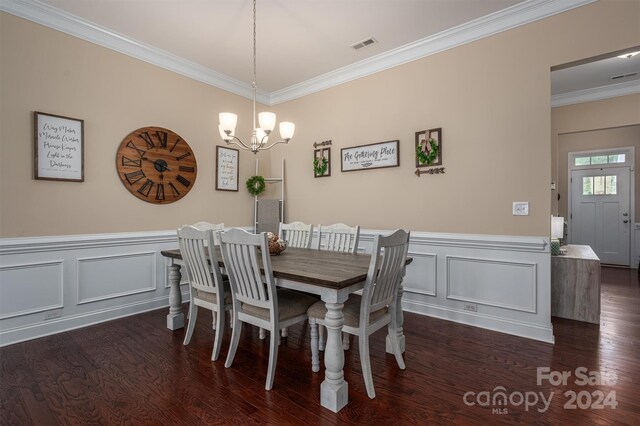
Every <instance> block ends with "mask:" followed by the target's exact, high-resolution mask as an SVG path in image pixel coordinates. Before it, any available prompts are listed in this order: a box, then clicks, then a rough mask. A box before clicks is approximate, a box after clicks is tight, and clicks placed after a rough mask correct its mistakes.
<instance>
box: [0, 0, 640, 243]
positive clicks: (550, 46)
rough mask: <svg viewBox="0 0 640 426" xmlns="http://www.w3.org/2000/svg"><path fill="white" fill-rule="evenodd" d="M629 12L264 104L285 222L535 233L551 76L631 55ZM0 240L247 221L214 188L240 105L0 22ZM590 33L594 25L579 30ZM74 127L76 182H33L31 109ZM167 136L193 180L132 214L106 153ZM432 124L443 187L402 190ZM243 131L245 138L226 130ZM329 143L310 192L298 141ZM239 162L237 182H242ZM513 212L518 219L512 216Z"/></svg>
mask: <svg viewBox="0 0 640 426" xmlns="http://www.w3.org/2000/svg"><path fill="white" fill-rule="evenodd" d="M639 15H640V3H639V2H636V1H604V2H597V3H594V4H591V5H588V6H584V7H581V8H578V9H574V10H572V11H570V12H565V13H562V14H559V15H556V16H553V17H551V18H548V19H545V20H542V21H538V22H535V23H533V24H529V25H526V26H524V27H520V28H517V29H514V30H511V31H508V32H505V33H501V34H498V35H495V36H492V37H488V38H485V39H483V40H480V41H477V42H474V43H470V44H467V45H464V46H461V47H458V48H455V49H451V50H448V51H446V52H443V53H440V54H437V55H433V56H430V57H427V58H424V59H422V60H418V61H415V62H412V63H409V64H406V65H403V66H399V67H396V68H393V69H391V70H388V71H384V72H381V73H378V74H375V75H372V76H369V77H366V78H362V79H359V80H356V81H353V82H350V83H347V84H343V85H341V86H338V87H335V88H332V89H328V90H325V91H322V92H319V93H317V94H313V95H310V96H306V97H304V98H301V99H297V100H293V101H290V102H287V103H285V104H282V105H278V106H277V107H276V108H275V110H276V112H277V113H278V115H279V119H281V120H285V119H289V120H292V121H294V122H295V123H296V126H297V130H296V136H295V138H294V140H293V141H292V142H291V143H290V144H289V145H286V146H279V147H277V148H276V149H275V150H274V151H273V152H271V153H270V155H269V154H267V157H268V158H269V157H270V160H271V168H272V169H273V170H279V162H280V158H281V157H285V158H286V160H287V173H286V175H287V212H288V214H287V220H303V221H306V222H314V223H317V222H323V223H331V222H338V221H341V222H346V223H357V224H360V225H362V226H363V227H367V228H381V229H390V228H395V227H406V228H409V229H412V230H416V231H442V232H463V233H482V234H506V235H539V236H544V235H548V234H549V219H548V217H549V214H550V212H551V203H550V197H549V178H550V176H551V158H550V157H551V155H550V145H551V143H550V134H551V125H550V109H551V108H550V97H549V87H550V84H549V69H550V67H551V66H553V65H557V64H561V63H566V62H569V61H573V60H577V59H581V58H585V57H590V56H594V55H596V54H601V53H605V52H609V51H613V50H617V49H620V48H624V47H628V46H633V45H638V44H640V34H639V31H638V24H637V23H638V16H639ZM1 19H2V21H1V27H2V28H1V30H0V31H1V36H2V41H1V43H2V45H1V46H2V64H1V68H0V71H1V73H2V74H1V83H2V91H3V93H2V100H1V113H2V121H3V122H2V126H1V127H2V129H1V133H0V134H1V135H2V143H1V145H0V146H1V148H0V149H1V150H2V151H1V152H0V154H1V157H2V159H1V160H0V178H1V179H0V180H1V181H2V182H1V183H0V185H1V186H0V190H1V196H2V206H1V207H0V215H1V216H0V227H1V229H0V235H2V236H4V237H10V236H29V235H55V234H75V233H94V232H118V231H137V230H139V231H144V230H153V229H171V228H175V227H176V226H177V225H178V224H181V223H184V222H192V221H196V220H202V219H208V220H212V221H217V220H223V221H225V222H226V223H227V224H229V225H240V224H242V225H248V224H250V223H251V222H252V211H253V210H252V209H253V204H252V200H251V198H250V197H249V196H248V195H247V193H246V191H245V190H244V189H243V188H241V191H240V193H239V194H235V193H221V192H216V191H214V190H213V184H214V183H213V176H214V175H213V173H214V172H213V155H214V154H213V153H214V145H215V143H217V140H218V137H217V135H216V133H217V132H216V131H215V126H216V124H217V120H216V114H217V112H219V111H222V110H227V109H233V110H235V111H238V113H240V114H241V117H248V116H250V102H249V101H247V100H246V99H243V98H240V97H237V96H234V95H231V94H228V93H226V92H223V91H221V90H217V89H214V88H211V87H208V86H206V85H204V84H201V83H198V82H195V81H192V80H189V79H187V78H184V77H181V76H178V75H175V74H172V73H171V72H169V71H165V70H161V69H158V68H156V67H154V66H152V65H148V64H145V63H143V62H140V61H138V60H135V59H132V58H128V57H126V56H123V55H120V54H118V53H115V52H112V51H109V50H107V49H104V48H101V47H97V46H95V45H92V44H90V43H87V42H84V41H81V40H78V39H75V38H73V37H70V36H67V35H64V34H61V33H58V32H56V31H53V30H50V29H47V28H43V27H41V26H38V25H36V24H33V23H29V22H25V21H22V20H21V19H18V18H15V17H12V16H8V15H5V14H3V15H2V17H1ZM593 28H606V29H607V30H606V31H594V30H593ZM34 110H39V111H45V112H50V113H54V114H61V115H67V116H72V117H77V118H83V119H84V120H85V126H86V133H85V138H86V142H85V143H86V148H85V149H86V154H85V155H86V156H85V170H86V172H85V174H86V182H84V183H82V184H78V183H59V182H45V181H35V180H33V179H32V175H33V170H32V165H31V156H32V134H31V127H32V121H31V120H32V118H31V111H34ZM146 125H160V126H163V127H167V128H170V129H172V130H174V131H176V132H177V133H179V134H181V135H182V136H183V137H184V138H185V139H186V140H187V141H188V142H189V143H190V144H191V146H192V148H193V149H194V151H195V153H196V155H197V157H198V160H199V173H198V181H197V183H196V186H195V187H194V189H193V190H192V192H191V193H190V194H189V195H188V196H187V197H185V198H184V199H183V200H181V201H179V202H178V203H176V204H173V205H169V206H154V205H151V204H147V203H143V202H141V201H139V200H137V199H136V198H135V197H133V196H131V195H130V194H128V193H127V191H126V190H125V189H124V188H123V186H122V184H121V183H120V182H119V180H118V178H117V176H116V173H115V166H114V156H115V151H116V149H117V146H118V144H119V143H120V141H121V139H122V137H123V136H124V135H126V134H127V133H128V132H130V131H131V130H133V129H135V128H138V127H142V126H146ZM433 127H442V128H443V140H444V166H445V167H446V174H444V175H439V176H423V177H421V178H417V177H416V176H415V175H414V174H413V171H414V170H415V168H414V161H415V160H414V154H413V147H414V133H415V132H416V131H419V130H424V129H426V128H433ZM240 132H246V133H248V127H247V128H245V129H242V128H240V129H238V133H240ZM327 139H332V140H333V142H334V144H333V147H332V151H333V152H332V153H333V172H332V177H330V178H324V179H314V178H313V175H312V165H311V159H312V152H313V148H312V144H313V142H315V141H323V140H327ZM392 139H399V140H400V146H401V149H400V164H401V167H399V168H391V169H382V170H377V171H360V172H352V173H341V172H340V171H339V170H340V158H339V153H340V148H344V147H349V146H355V145H360V144H365V143H373V142H379V141H386V140H392ZM252 160H253V156H251V155H248V154H246V153H243V154H242V155H241V161H242V165H241V177H240V180H241V182H244V180H245V179H246V178H247V177H248V176H249V175H250V174H253V162H252ZM513 201H529V202H530V203H531V207H530V210H531V215H530V216H527V217H513V216H511V203H512V202H513Z"/></svg>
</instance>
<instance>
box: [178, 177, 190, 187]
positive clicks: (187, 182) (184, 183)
mask: <svg viewBox="0 0 640 426" xmlns="http://www.w3.org/2000/svg"><path fill="white" fill-rule="evenodd" d="M176 180H177V181H178V182H180V183H181V184H182V185H183V186H184V187H185V188H188V187H189V185H191V182H189V181H188V180H187V179H185V178H184V177H183V176H182V175H178V177H176Z"/></svg>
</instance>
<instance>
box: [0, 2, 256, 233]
mask: <svg viewBox="0 0 640 426" xmlns="http://www.w3.org/2000/svg"><path fill="white" fill-rule="evenodd" d="M0 19H1V21H0V26H1V33H0V35H1V37H0V38H1V39H2V40H1V43H2V44H1V49H2V52H1V54H2V63H1V68H0V71H1V78H2V79H1V86H2V100H1V101H0V102H1V104H0V108H1V110H0V111H1V117H2V124H1V133H0V135H1V142H2V143H1V144H0V170H1V172H0V173H1V174H0V191H1V197H2V198H1V203H0V235H1V236H2V237H17V236H35V235H63V234H85V233H101V232H123V231H147V230H165V229H174V228H176V227H177V226H179V225H181V224H183V223H193V222H195V221H199V220H209V221H212V222H220V221H224V222H225V223H226V224H228V225H249V224H251V223H252V221H253V199H252V198H251V197H250V196H249V195H248V193H247V192H246V190H244V189H243V188H242V187H241V190H240V191H239V192H238V193H235V192H221V191H216V190H215V181H214V179H215V174H214V173H215V172H214V164H215V145H216V144H223V142H221V141H220V139H219V136H218V134H217V121H218V120H217V114H218V112H220V111H223V110H233V111H236V112H238V113H239V114H241V117H250V115H251V102H250V101H249V100H248V99H245V98H242V97H239V96H235V95H232V94H230V93H228V92H225V91H222V90H219V89H215V88H213V87H211V86H209V85H206V84H203V83H199V82H197V81H194V80H192V79H189V78H186V77H182V76H180V75H177V74H175V73H172V72H170V71H167V70H164V69H161V68H158V67H156V66H153V65H150V64H147V63H145V62H142V61H140V60H137V59H133V58H130V57H128V56H125V55H122V54H120V53H116V52H114V51H112V50H109V49H105V48H102V47H98V46H96V45H94V44H91V43H88V42H85V41H82V40H80V39H78V38H74V37H71V36H68V35H66V34H63V33H60V32H58V31H54V30H52V29H49V28H46V27H43V26H40V25H37V24H34V23H31V22H29V21H25V20H22V19H20V18H16V17H14V16H12V15H8V14H4V13H2V14H1V15H0ZM32 111H42V112H48V113H52V114H59V115H64V116H69V117H74V118H80V119H83V120H84V123H85V164H84V168H85V182H83V183H72V182H52V181H41V180H34V179H33V160H32V158H33V134H32V127H33V124H32V123H33V117H32ZM241 121H244V122H245V123H246V124H248V120H242V119H241ZM245 123H243V122H241V123H239V125H240V126H242V125H243V124H245ZM150 125H155V126H161V127H166V128H168V129H171V130H173V131H174V132H176V133H178V134H179V135H181V136H182V137H183V138H184V139H185V140H186V141H187V142H188V143H189V145H190V146H191V148H192V149H193V150H194V153H195V155H196V158H197V160H198V177H197V180H196V182H195V185H194V187H193V189H192V190H191V191H190V193H189V194H188V195H187V196H186V197H184V198H183V199H182V200H180V201H178V202H176V203H173V204H169V205H153V204H149V203H146V202H143V201H140V200H138V199H137V198H135V197H134V196H133V195H131V194H130V193H129V192H128V191H127V190H126V189H125V188H124V186H123V185H122V183H121V182H120V180H119V178H118V176H117V173H116V167H115V156H116V150H117V148H118V146H119V144H120V142H121V141H122V138H124V136H126V135H127V134H128V133H129V132H130V131H132V130H134V129H137V128H139V127H144V126H150ZM245 127H246V128H245V129H244V130H243V129H242V128H240V130H239V131H246V132H247V133H248V132H249V128H250V125H249V126H246V125H245ZM240 159H241V173H240V175H241V176H240V180H241V182H244V180H246V179H247V177H248V175H249V173H253V168H254V165H253V164H254V163H253V161H254V156H253V154H248V153H244V152H243V153H241V155H240ZM241 185H242V184H241Z"/></svg>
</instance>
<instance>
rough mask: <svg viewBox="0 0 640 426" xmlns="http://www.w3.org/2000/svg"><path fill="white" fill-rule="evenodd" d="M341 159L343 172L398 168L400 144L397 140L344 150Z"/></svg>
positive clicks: (341, 152)
mask: <svg viewBox="0 0 640 426" xmlns="http://www.w3.org/2000/svg"><path fill="white" fill-rule="evenodd" d="M340 157H341V161H342V171H343V172H352V171H355V170H369V169H381V168H384V167H398V166H400V144H399V141H397V140H395V141H387V142H379V143H373V144H369V145H360V146H354V147H352V148H342V150H341V151H340Z"/></svg>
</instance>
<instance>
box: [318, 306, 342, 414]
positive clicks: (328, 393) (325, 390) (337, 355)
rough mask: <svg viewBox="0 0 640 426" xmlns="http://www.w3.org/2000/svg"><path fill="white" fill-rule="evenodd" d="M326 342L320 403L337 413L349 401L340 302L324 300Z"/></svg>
mask: <svg viewBox="0 0 640 426" xmlns="http://www.w3.org/2000/svg"><path fill="white" fill-rule="evenodd" d="M325 305H326V307H327V314H326V316H325V323H326V327H327V342H326V346H325V349H324V365H325V379H324V382H322V385H321V386H320V404H321V405H322V406H323V407H325V408H328V409H329V410H331V411H333V412H334V413H337V412H338V411H340V409H341V408H342V407H344V406H345V405H347V402H348V401H349V384H348V383H347V382H345V381H344V351H343V349H342V326H343V325H344V315H343V313H342V307H343V306H344V305H343V304H342V303H331V302H327V301H325Z"/></svg>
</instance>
